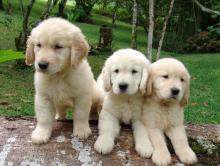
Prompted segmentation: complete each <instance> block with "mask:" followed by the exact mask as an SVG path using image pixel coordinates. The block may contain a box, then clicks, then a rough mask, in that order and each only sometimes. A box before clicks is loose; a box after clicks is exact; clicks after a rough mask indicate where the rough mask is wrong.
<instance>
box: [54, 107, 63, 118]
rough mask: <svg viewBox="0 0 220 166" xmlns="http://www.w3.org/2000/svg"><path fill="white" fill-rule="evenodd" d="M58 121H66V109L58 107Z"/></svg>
mask: <svg viewBox="0 0 220 166" xmlns="http://www.w3.org/2000/svg"><path fill="white" fill-rule="evenodd" d="M55 119H56V120H65V119H66V107H62V106H56V116H55Z"/></svg>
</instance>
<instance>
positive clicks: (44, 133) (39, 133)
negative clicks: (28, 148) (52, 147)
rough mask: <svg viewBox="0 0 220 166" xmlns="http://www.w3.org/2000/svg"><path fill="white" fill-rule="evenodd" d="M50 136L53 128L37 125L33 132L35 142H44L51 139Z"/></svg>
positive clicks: (32, 136)
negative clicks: (43, 127)
mask: <svg viewBox="0 0 220 166" xmlns="http://www.w3.org/2000/svg"><path fill="white" fill-rule="evenodd" d="M50 136H51V130H49V129H42V128H38V127H37V128H36V129H35V130H34V131H33V132H32V134H31V139H32V142H33V143H34V144H43V143H47V142H48V141H49V139H50Z"/></svg>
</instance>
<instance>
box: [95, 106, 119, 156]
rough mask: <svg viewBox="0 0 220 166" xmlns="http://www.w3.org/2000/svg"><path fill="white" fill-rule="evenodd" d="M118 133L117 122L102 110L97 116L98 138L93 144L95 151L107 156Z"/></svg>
mask: <svg viewBox="0 0 220 166" xmlns="http://www.w3.org/2000/svg"><path fill="white" fill-rule="evenodd" d="M119 132H120V125H119V120H118V119H117V118H116V117H115V116H113V115H112V114H111V113H109V112H107V111H105V110H102V111H101V113H100V115H99V137H98V139H97V140H96V142H95V145H94V147H95V150H96V151H97V152H99V153H102V154H108V153H110V152H111V151H112V149H113V148H114V140H115V137H116V136H117V135H118V134H119Z"/></svg>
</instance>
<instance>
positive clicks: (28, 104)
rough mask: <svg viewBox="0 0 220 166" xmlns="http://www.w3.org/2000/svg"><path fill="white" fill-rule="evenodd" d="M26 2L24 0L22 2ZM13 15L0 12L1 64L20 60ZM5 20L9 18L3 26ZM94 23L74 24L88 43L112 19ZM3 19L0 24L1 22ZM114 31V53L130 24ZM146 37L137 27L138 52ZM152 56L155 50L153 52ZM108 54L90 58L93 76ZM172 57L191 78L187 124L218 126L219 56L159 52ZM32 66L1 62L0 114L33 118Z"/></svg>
mask: <svg viewBox="0 0 220 166" xmlns="http://www.w3.org/2000/svg"><path fill="white" fill-rule="evenodd" d="M25 2H27V0H25ZM43 3H44V4H45V0H41V1H37V3H36V4H35V6H34V11H33V13H32V15H31V20H35V19H36V18H37V16H38V15H39V13H40V12H41V10H42V7H41V6H42V4H43ZM13 11H14V12H13V14H12V15H10V16H8V15H6V14H5V13H4V12H0V31H1V32H4V33H2V34H1V35H0V41H3V42H1V43H0V62H3V61H7V60H13V59H15V58H16V57H19V58H23V57H24V55H23V54H22V53H21V52H14V51H12V50H14V49H15V46H14V38H15V37H16V36H17V35H18V33H19V30H20V28H21V20H22V18H21V16H20V14H19V8H16V5H15V7H14V8H13ZM4 17H10V18H11V22H10V23H9V24H8V25H7V26H6V24H7V23H4ZM91 18H92V20H93V24H85V23H77V25H78V26H79V27H80V28H81V29H82V31H83V32H84V34H85V35H86V37H87V39H88V40H89V42H90V43H92V44H93V45H95V44H96V43H97V42H98V37H99V35H98V34H99V27H100V25H102V24H107V25H109V26H112V25H111V19H110V18H107V17H103V16H99V15H96V14H93V15H92V17H91ZM2 20H3V23H2ZM112 28H113V36H114V38H113V51H114V50H117V49H119V48H125V47H129V46H130V36H131V35H130V34H131V25H130V24H128V23H124V22H120V21H116V25H115V26H114V27H112ZM146 40H147V34H146V33H145V31H144V30H143V28H138V49H139V50H141V51H142V52H144V53H145V52H146V46H147V43H146ZM154 53H155V50H154ZM110 54H111V53H101V54H100V55H95V56H89V63H90V65H91V67H92V70H93V73H94V75H95V77H97V76H98V74H99V73H100V71H101V68H102V65H103V63H104V61H105V59H106V58H107V57H108V56H109V55H110ZM167 56H172V57H175V58H177V59H179V60H181V61H182V62H183V63H184V64H185V65H186V67H187V68H188V69H189V71H190V74H191V76H192V80H191V96H190V102H189V104H188V106H187V107H186V109H185V117H186V121H187V122H194V123H220V104H219V103H220V53H219V54H188V55H183V54H175V53H169V52H162V57H167ZM33 73H34V70H33V68H32V67H27V68H18V67H17V65H16V63H15V61H8V62H4V63H0V115H7V116H33V115H34V106H33V104H34V103H33V101H34V98H33V97H34V86H33Z"/></svg>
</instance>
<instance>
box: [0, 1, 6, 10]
mask: <svg viewBox="0 0 220 166" xmlns="http://www.w3.org/2000/svg"><path fill="white" fill-rule="evenodd" d="M4 9H5V8H4V5H3V1H2V0H0V10H4Z"/></svg>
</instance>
